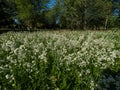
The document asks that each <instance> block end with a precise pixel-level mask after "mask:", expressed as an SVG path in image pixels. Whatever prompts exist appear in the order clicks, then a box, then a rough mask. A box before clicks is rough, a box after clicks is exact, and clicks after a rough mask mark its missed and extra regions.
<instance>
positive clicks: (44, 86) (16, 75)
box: [0, 31, 120, 90]
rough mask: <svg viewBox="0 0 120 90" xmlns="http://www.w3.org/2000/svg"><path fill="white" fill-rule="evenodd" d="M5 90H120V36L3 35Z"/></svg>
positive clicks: (0, 61)
mask: <svg viewBox="0 0 120 90" xmlns="http://www.w3.org/2000/svg"><path fill="white" fill-rule="evenodd" d="M0 90H120V31H117V32H113V31H107V32H105V31H97V32H96V31H93V32H92V31H84V32H80V31H51V32H50V31H41V32H32V33H29V32H19V33H15V32H9V33H6V34H1V35H0Z"/></svg>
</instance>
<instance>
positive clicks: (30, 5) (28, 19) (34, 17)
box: [15, 0, 48, 29]
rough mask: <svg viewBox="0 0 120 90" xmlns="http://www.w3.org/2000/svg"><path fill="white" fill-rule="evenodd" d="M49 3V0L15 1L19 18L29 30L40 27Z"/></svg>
mask: <svg viewBox="0 0 120 90" xmlns="http://www.w3.org/2000/svg"><path fill="white" fill-rule="evenodd" d="M47 2H48V0H15V4H16V6H17V11H18V12H17V15H18V18H19V19H20V20H22V21H23V22H24V23H25V24H26V26H27V27H29V28H34V29H35V28H37V27H39V26H40V25H41V24H40V23H42V22H41V20H42V18H44V16H43V14H44V11H45V10H46V9H47V6H46V3H47Z"/></svg>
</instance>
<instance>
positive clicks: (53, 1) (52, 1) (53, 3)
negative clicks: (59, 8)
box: [48, 0, 55, 8]
mask: <svg viewBox="0 0 120 90" xmlns="http://www.w3.org/2000/svg"><path fill="white" fill-rule="evenodd" d="M54 5H55V0H50V2H49V3H48V7H49V8H53V6H54Z"/></svg>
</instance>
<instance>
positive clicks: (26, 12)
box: [0, 0, 120, 29]
mask: <svg viewBox="0 0 120 90" xmlns="http://www.w3.org/2000/svg"><path fill="white" fill-rule="evenodd" d="M55 1H56V2H55V4H53V7H52V6H51V7H50V6H49V5H48V4H49V2H50V0H0V13H1V14H0V27H1V28H13V29H14V28H16V29H41V28H43V29H45V28H48V29H51V28H52V29H65V28H66V29H100V28H101V29H108V28H113V27H117V28H118V27H120V12H117V13H116V12H114V10H116V9H117V10H118V11H119V10H120V5H119V4H120V2H119V1H118V0H55ZM116 1H117V2H116ZM116 14H118V15H116Z"/></svg>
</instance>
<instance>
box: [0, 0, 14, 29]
mask: <svg viewBox="0 0 120 90" xmlns="http://www.w3.org/2000/svg"><path fill="white" fill-rule="evenodd" d="M13 15H14V9H13V7H12V4H11V3H10V2H8V1H7V0H1V1H0V28H1V27H6V28H11V27H12V25H13V23H14V21H13Z"/></svg>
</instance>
